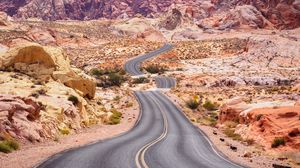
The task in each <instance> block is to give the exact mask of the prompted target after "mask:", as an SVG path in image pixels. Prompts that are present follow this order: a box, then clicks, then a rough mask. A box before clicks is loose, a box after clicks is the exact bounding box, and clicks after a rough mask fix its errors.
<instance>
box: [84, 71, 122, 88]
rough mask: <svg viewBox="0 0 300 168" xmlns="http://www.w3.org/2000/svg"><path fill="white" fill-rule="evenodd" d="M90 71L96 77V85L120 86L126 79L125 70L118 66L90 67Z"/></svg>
mask: <svg viewBox="0 0 300 168" xmlns="http://www.w3.org/2000/svg"><path fill="white" fill-rule="evenodd" d="M90 73H91V74H92V75H93V76H95V77H96V78H97V79H98V81H97V87H105V88H106V87H110V86H120V85H121V84H122V83H123V82H124V81H125V80H126V78H125V77H124V76H125V75H126V72H125V71H124V70H123V69H119V68H112V69H92V70H91V72H90Z"/></svg>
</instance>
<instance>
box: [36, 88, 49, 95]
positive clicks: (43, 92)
mask: <svg viewBox="0 0 300 168" xmlns="http://www.w3.org/2000/svg"><path fill="white" fill-rule="evenodd" d="M37 93H38V94H39V95H46V93H47V90H45V89H39V90H38V91H37Z"/></svg>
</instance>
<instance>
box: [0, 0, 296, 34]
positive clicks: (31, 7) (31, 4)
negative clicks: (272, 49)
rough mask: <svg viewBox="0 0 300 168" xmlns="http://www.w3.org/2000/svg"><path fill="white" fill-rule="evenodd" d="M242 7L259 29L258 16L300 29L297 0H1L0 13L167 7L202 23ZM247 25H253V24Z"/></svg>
mask: <svg viewBox="0 0 300 168" xmlns="http://www.w3.org/2000/svg"><path fill="white" fill-rule="evenodd" d="M243 5H250V6H253V7H254V8H255V9H251V11H253V12H251V13H252V14H254V15H255V16H256V17H258V19H256V20H257V21H259V23H258V27H261V26H264V25H265V23H263V21H262V20H263V18H261V16H260V15H261V14H262V16H264V18H266V19H267V20H269V21H270V22H271V23H272V24H274V26H275V27H276V28H278V29H293V28H297V27H299V26H300V19H299V18H300V1H299V0H211V2H209V1H202V0H196V1H193V0H187V1H182V0H164V1H161V0H111V1H106V0H86V1H83V0H68V1H64V0H51V1H50V0H12V1H9V0H2V1H0V10H1V11H4V12H6V13H8V14H9V15H10V16H16V17H19V18H30V17H37V18H42V19H44V20H58V19H75V20H89V19H98V18H102V17H105V18H118V17H123V16H128V17H134V16H135V15H136V14H142V15H143V16H146V17H154V16H158V15H160V14H161V13H165V12H166V11H169V10H170V8H171V9H173V8H174V7H179V8H183V9H185V11H183V14H184V15H187V16H190V17H193V18H196V19H197V20H201V19H203V18H207V17H211V16H213V15H214V14H215V13H220V12H225V13H228V12H229V11H230V10H229V9H234V8H235V7H236V6H243ZM256 9H257V11H258V12H259V13H257V12H256ZM248 11H249V10H248ZM216 24H217V23H216ZM250 24H252V26H253V23H251V22H250Z"/></svg>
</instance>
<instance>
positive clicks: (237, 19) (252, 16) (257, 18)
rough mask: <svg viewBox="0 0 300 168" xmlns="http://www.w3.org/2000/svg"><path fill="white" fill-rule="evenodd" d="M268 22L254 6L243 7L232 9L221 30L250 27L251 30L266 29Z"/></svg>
mask: <svg viewBox="0 0 300 168" xmlns="http://www.w3.org/2000/svg"><path fill="white" fill-rule="evenodd" d="M267 22H268V21H267V20H266V19H265V18H264V16H263V15H262V14H261V12H260V11H258V10H257V9H256V8H255V7H254V6H251V5H243V6H237V7H236V8H235V9H232V10H231V11H230V12H229V13H228V14H227V16H226V18H225V19H224V20H223V21H222V23H221V25H220V28H219V29H222V30H224V29H227V28H235V27H242V26H244V27H246V28H247V27H249V28H254V29H257V28H265V27H266V26H267Z"/></svg>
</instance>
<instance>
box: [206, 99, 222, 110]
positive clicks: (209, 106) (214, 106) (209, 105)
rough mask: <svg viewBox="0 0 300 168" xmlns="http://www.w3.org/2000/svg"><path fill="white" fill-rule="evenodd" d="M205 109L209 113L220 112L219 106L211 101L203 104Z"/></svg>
mask: <svg viewBox="0 0 300 168" xmlns="http://www.w3.org/2000/svg"><path fill="white" fill-rule="evenodd" d="M203 107H204V108H205V109H206V110H208V111H214V110H218V107H219V105H218V104H217V103H213V102H211V101H210V100H206V101H205V103H204V104H203Z"/></svg>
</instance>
